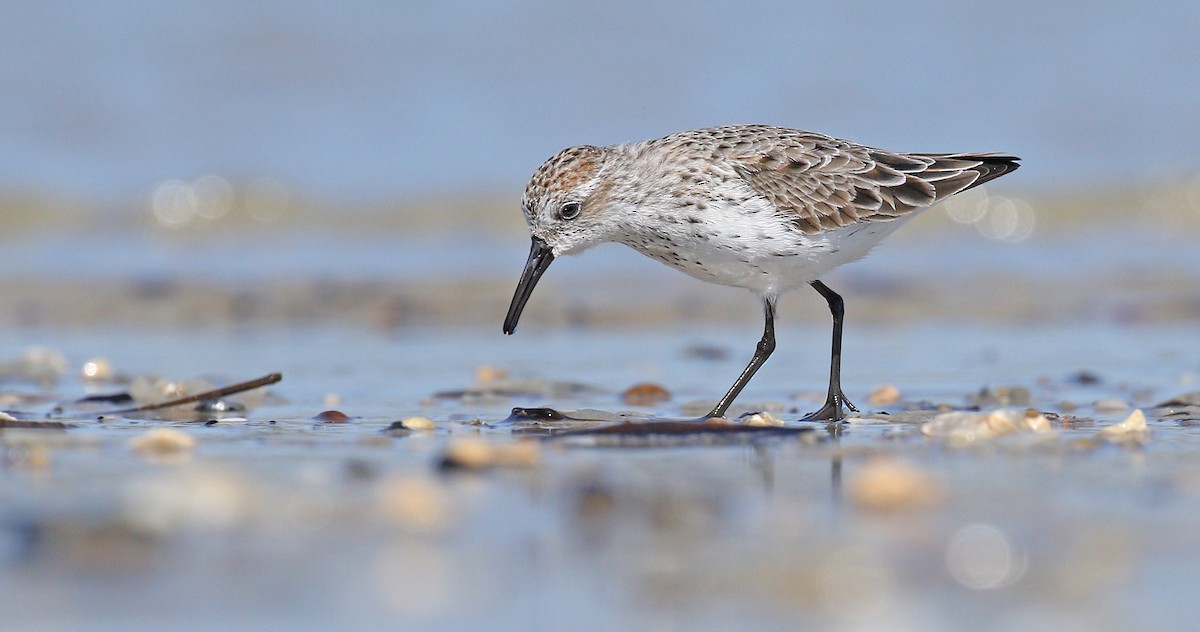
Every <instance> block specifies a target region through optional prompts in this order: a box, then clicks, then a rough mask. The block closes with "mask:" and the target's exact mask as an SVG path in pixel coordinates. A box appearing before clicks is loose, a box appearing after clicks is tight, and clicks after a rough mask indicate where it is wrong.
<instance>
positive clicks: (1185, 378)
mask: <svg viewBox="0 0 1200 632" xmlns="http://www.w3.org/2000/svg"><path fill="white" fill-rule="evenodd" d="M1193 333H1194V332H1192V331H1191V330H1190V328H1188V327H1185V326H1143V327H1120V326H1113V325H1085V326H1080V327H1048V328H1027V327H1015V326H1009V327H975V328H968V327H949V326H946V325H919V326H892V327H879V326H856V327H853V328H852V329H851V330H850V331H848V334H847V339H846V360H845V362H846V364H845V385H846V392H847V393H848V395H849V396H850V397H851V398H852V399H853V400H855V401H857V402H858V403H859V404H863V405H864V406H863V407H864V410H865V411H870V412H872V413H877V412H880V411H883V412H890V413H892V415H890V416H891V417H894V418H895V419H906V420H908V421H909V422H916V421H921V420H923V419H928V418H929V417H931V416H932V415H933V414H934V413H933V412H916V413H905V412H904V410H905V409H907V408H913V407H918V408H919V407H921V406H922V404H921V402H926V403H927V404H933V405H936V404H947V405H949V406H953V407H963V406H968V405H970V404H971V403H972V401H973V400H972V397H973V396H976V395H977V394H978V393H979V391H980V389H981V388H983V387H985V386H986V387H990V388H991V389H993V390H996V389H997V388H998V387H1022V386H1023V387H1026V388H1028V389H1029V391H1030V396H1031V398H1032V404H1031V405H1032V406H1033V407H1035V408H1037V409H1040V410H1044V411H1048V412H1061V413H1067V412H1069V413H1070V414H1071V415H1074V416H1076V417H1078V418H1079V419H1078V420H1077V421H1074V422H1072V423H1071V424H1069V425H1067V424H1061V423H1060V424H1059V425H1058V426H1056V428H1057V432H1056V433H1054V434H1052V435H1046V436H1041V435H1028V434H1019V435H1013V436H1008V437H1002V438H999V439H996V440H994V441H990V442H982V443H980V444H979V445H971V446H967V447H955V446H952V445H950V444H948V443H946V442H943V441H940V440H935V439H929V438H926V437H923V436H921V434H920V432H919V430H918V429H917V428H918V426H917V425H916V424H915V423H907V422H903V421H894V420H889V419H888V417H889V416H880V415H877V414H872V415H870V416H869V417H863V418H856V419H852V420H851V421H850V422H849V423H848V424H847V426H846V427H845V429H844V431H843V432H842V433H841V434H840V436H837V437H833V436H830V435H829V434H828V433H827V432H826V431H825V429H824V427H820V426H818V427H815V429H814V432H811V433H807V434H805V435H802V436H800V437H790V438H776V439H766V440H761V441H757V442H753V443H747V442H744V441H740V442H737V443H736V444H731V445H692V446H679V445H675V446H670V445H666V446H662V445H660V446H657V447H588V445H587V444H586V443H582V444H581V443H578V442H571V443H563V442H555V441H551V442H542V443H539V445H540V449H538V450H537V453H536V454H537V459H536V460H535V462H532V463H531V462H525V461H521V462H520V463H519V464H516V465H512V466H508V467H498V468H496V469H490V470H485V471H481V472H442V471H440V470H439V468H438V467H437V464H438V463H439V461H440V460H441V458H442V457H443V456H444V455H445V453H446V450H447V447H448V446H451V445H455V444H457V443H458V442H460V441H463V440H469V439H480V440H482V441H483V442H484V443H485V444H487V445H493V446H501V447H503V446H509V445H513V442H514V441H515V439H514V436H513V435H512V433H511V428H510V427H508V426H505V425H504V424H502V423H500V422H501V420H503V419H504V418H505V417H506V416H507V415H508V411H509V409H510V408H511V407H513V406H536V405H554V406H557V407H560V408H563V409H570V408H599V409H604V410H610V411H612V410H623V409H627V408H630V407H628V406H625V405H624V404H623V403H622V402H621V401H620V397H619V393H620V392H621V391H622V390H624V389H625V388H627V387H628V386H630V385H632V384H634V383H638V382H644V381H652V382H656V383H659V384H662V385H663V386H665V387H666V388H667V389H668V390H669V391H670V392H671V394H672V396H673V397H672V399H671V400H670V401H669V402H667V403H665V404H663V405H661V406H659V407H657V408H649V409H648V408H642V409H635V410H640V411H642V412H656V413H659V414H664V415H679V414H680V413H681V411H683V410H684V409H685V408H687V404H688V403H689V402H693V401H696V400H708V399H711V398H715V397H716V396H717V395H719V394H720V392H721V391H722V390H723V388H724V387H725V386H727V385H728V382H729V381H731V380H732V378H733V377H734V375H735V374H736V373H737V371H738V370H740V368H741V365H742V363H743V362H744V361H745V359H746V357H747V356H748V355H749V353H750V351H751V350H752V346H753V342H754V340H755V339H756V337H757V332H756V331H752V330H751V331H747V330H744V329H743V328H740V327H737V328H734V327H702V328H695V329H689V330H680V329H674V330H659V329H647V330H637V331H628V332H603V331H596V330H570V329H566V330H564V329H558V330H550V331H539V330H536V329H532V330H530V331H522V332H521V333H520V334H518V335H517V336H516V337H505V336H502V335H500V334H499V333H498V332H497V333H492V332H490V331H478V330H473V329H462V330H446V329H439V330H427V331H414V332H410V333H406V334H403V335H383V334H379V333H370V332H365V331H362V330H357V329H347V328H338V327H325V328H306V329H287V328H276V329H265V330H259V329H247V330H243V331H188V332H187V333H180V332H171V331H163V332H160V333H154V332H150V333H147V332H144V331H130V330H120V329H113V330H107V331H95V330H91V331H83V332H80V331H55V330H36V329H13V330H7V331H5V332H4V340H5V341H6V343H5V352H6V354H7V355H9V356H11V355H14V354H15V352H14V351H13V350H19V349H21V348H23V347H24V346H26V345H31V344H42V345H49V346H52V347H53V348H55V349H58V350H59V351H61V352H62V353H64V354H65V355H66V357H67V358H68V360H69V362H70V364H71V366H72V367H74V366H77V365H79V364H82V362H83V361H84V360H86V359H88V358H90V357H93V356H99V355H103V356H106V357H107V358H109V360H110V361H111V362H112V363H113V365H114V367H115V368H116V369H117V370H118V371H119V372H122V373H126V374H133V375H136V374H143V373H158V374H161V375H164V376H169V377H172V378H175V379H183V378H190V377H195V376H199V375H211V376H214V381H215V382H217V383H228V382H232V381H236V380H240V379H248V378H251V377H255V376H257V375H259V374H263V373H267V372H270V371H282V372H283V374H284V380H283V382H281V383H280V384H277V385H275V386H273V387H271V389H270V392H271V394H272V396H271V397H270V398H268V399H267V400H266V402H265V403H264V404H263V405H261V406H258V407H256V408H253V409H251V410H250V411H249V412H248V413H247V414H246V415H245V420H242V419H240V418H234V419H232V420H229V421H221V422H219V423H217V424H215V425H211V426H206V425H203V424H199V423H185V422H178V421H176V422H165V421H153V420H148V419H140V420H139V419H123V420H111V421H106V422H103V423H101V422H97V421H95V420H94V418H90V417H87V416H82V415H81V416H80V418H79V419H78V421H76V423H77V427H75V428H72V429H70V430H67V431H65V432H57V433H54V432H48V431H14V430H3V431H0V432H2V433H4V434H3V435H0V437H2V439H3V441H4V445H5V459H4V467H3V468H2V469H0V506H3V507H4V508H5V509H4V510H3V511H2V513H0V518H2V519H0V558H2V559H3V560H4V564H3V566H2V570H0V595H3V596H2V597H0V604H2V606H3V610H4V612H5V613H6V617H7V620H8V621H9V622H10V623H13V624H14V625H17V626H20V627H24V626H33V625H35V624H37V625H40V626H42V625H47V624H51V625H55V626H58V627H83V626H88V627H94V626H97V625H98V626H101V627H133V628H137V627H151V626H155V627H157V626H161V625H170V626H172V627H196V628H199V627H206V628H211V627H213V626H215V625H221V624H223V623H231V622H234V621H242V622H244V621H247V620H263V621H266V620H270V621H272V622H273V623H284V624H289V625H294V626H297V627H301V628H317V627H328V626H332V625H336V626H339V627H347V626H355V627H365V626H368V625H373V626H382V625H395V624H396V623H403V624H410V625H413V626H415V627H420V628H438V629H446V628H463V629H467V628H470V629H478V628H480V627H487V628H490V629H497V628H499V629H526V628H529V627H541V628H551V627H563V626H572V627H576V626H578V625H583V626H584V627H585V628H595V629H602V628H604V629H606V628H612V627H617V626H636V627H652V626H653V627H672V628H676V627H678V628H697V629H721V628H727V627H730V626H735V625H737V626H743V627H746V626H759V627H779V628H785V627H786V628H794V627H795V626H797V625H800V626H803V625H822V626H826V627H831V628H860V629H861V628H887V629H907V628H924V629H946V630H952V629H960V628H961V627H962V626H963V625H965V624H967V623H968V622H980V621H983V622H986V623H983V624H977V625H982V627H983V628H984V629H998V630H1005V629H1043V628H1045V629H1050V628H1054V629H1062V628H1084V629H1128V628H1130V627H1135V626H1136V627H1145V628H1156V629H1183V628H1186V627H1187V626H1188V625H1190V622H1191V621H1192V620H1193V616H1194V614H1195V612H1194V611H1192V608H1193V605H1192V600H1191V599H1190V591H1189V588H1188V587H1189V586H1191V585H1193V584H1194V582H1195V581H1196V580H1197V579H1200V577H1198V576H1197V570H1196V569H1198V568H1200V553H1197V551H1200V548H1198V547H1197V544H1198V542H1197V536H1196V534H1195V530H1194V529H1192V528H1191V526H1192V525H1194V524H1195V523H1196V521H1197V520H1198V519H1200V468H1198V467H1197V466H1196V465H1195V463H1194V458H1193V457H1192V455H1194V453H1195V450H1196V448H1197V444H1198V443H1200V431H1197V429H1196V428H1197V426H1196V425H1195V423H1196V420H1195V419H1193V418H1188V417H1172V418H1168V417H1163V416H1158V413H1156V412H1155V411H1156V410H1158V409H1154V408H1152V406H1153V404H1154V403H1156V402H1159V401H1162V400H1165V399H1167V398H1169V397H1173V396H1176V395H1179V394H1181V393H1184V392H1187V391H1193V390H1197V389H1198V386H1197V379H1198V378H1197V376H1198V375H1200V362H1198V361H1197V357H1200V356H1198V355H1197V354H1196V353H1195V350H1194V349H1191V350H1189V349H1188V348H1187V343H1185V342H1182V341H1188V340H1194V339H1195V338H1194V335H1192V334H1193ZM826 336H827V332H826V331H825V329H824V328H823V327H822V328H815V327H808V326H803V327H800V326H790V327H787V328H781V330H780V337H781V344H780V347H779V350H778V351H777V353H776V356H775V357H773V358H772V359H771V360H770V361H769V362H768V363H767V365H766V366H765V367H764V368H763V370H762V371H761V372H760V374H759V375H758V376H757V377H756V379H755V380H754V381H753V382H751V384H750V387H749V388H747V390H746V392H745V394H744V395H743V397H742V399H741V400H740V401H739V402H738V404H739V405H741V407H743V408H750V409H757V408H762V407H766V408H768V409H770V410H774V411H776V414H777V415H778V416H780V417H782V418H784V419H786V420H788V421H789V423H792V424H797V423H798V422H796V421H795V420H796V419H797V418H798V417H799V416H800V414H802V413H803V412H806V411H808V410H811V409H813V408H815V407H816V404H817V400H816V398H817V397H819V396H820V391H821V390H822V385H823V381H824V375H825V373H824V372H825V370H826V364H825V363H826V360H827V358H826V354H825V349H826V345H827V342H828V341H827V339H826ZM698 348H699V349H700V350H702V351H703V353H699V354H698V353H697V351H696V350H697V349H698ZM714 356H715V357H716V358H717V359H712V358H713V357H714ZM482 364H488V365H492V366H494V367H497V368H499V369H504V370H507V371H508V373H509V376H510V378H536V379H539V380H553V381H562V382H572V383H581V384H583V385H585V386H588V387H591V388H590V389H588V390H585V391H583V392H581V393H580V394H578V395H561V396H557V397H540V396H522V397H497V396H490V397H488V396H482V397H468V398H465V399H456V398H433V397H432V396H433V395H434V394H435V393H438V392H442V391H453V390H459V389H464V388H468V387H470V386H471V385H472V382H474V381H475V377H476V376H475V372H476V369H477V367H478V366H479V365H482ZM1080 371H1089V372H1091V373H1093V374H1094V377H1096V378H1098V379H1099V382H1098V383H1094V384H1086V383H1081V382H1087V381H1090V380H1079V379H1077V378H1078V375H1079V372H1080ZM882 383H890V384H894V385H896V386H897V387H898V388H899V389H900V390H901V393H902V395H903V397H902V399H901V401H900V402H899V403H897V404H896V405H893V406H889V407H884V408H882V409H880V408H871V407H869V406H866V405H865V404H866V394H867V392H868V391H869V390H870V389H871V388H872V387H874V386H876V385H878V384H882ZM108 388H109V389H112V388H117V389H119V388H120V386H119V385H112V386H110V387H108ZM0 390H10V391H17V392H22V393H26V394H31V393H43V394H50V395H52V398H51V399H52V401H69V400H71V399H74V398H75V397H78V396H79V395H81V394H83V393H85V392H88V391H93V390H97V389H96V388H95V387H88V386H85V385H84V383H83V382H82V381H81V379H80V378H77V377H74V376H73V375H71V376H67V377H64V378H63V379H62V380H61V381H60V382H59V383H58V384H57V385H55V386H54V387H53V388H52V389H50V390H49V391H46V390H44V389H42V388H40V387H38V386H35V385H31V384H24V383H18V382H6V383H3V384H2V385H0ZM99 390H104V389H99ZM328 394H336V395H337V396H338V398H339V400H340V401H338V403H336V405H331V404H329V403H327V401H326V399H325V398H326V395H328ZM1108 397H1118V398H1121V399H1124V400H1126V401H1129V402H1131V403H1133V404H1134V405H1137V406H1140V407H1143V408H1145V409H1146V412H1147V413H1148V415H1149V416H1150V427H1151V434H1150V438H1149V440H1148V441H1147V442H1146V443H1145V444H1144V445H1141V446H1136V445H1135V446H1131V447H1122V446H1118V445H1112V444H1107V443H1104V442H1100V443H1096V442H1095V441H1094V437H1095V433H1096V429H1097V428H1099V427H1103V426H1107V425H1110V424H1112V423H1115V422H1117V421H1120V420H1121V419H1123V418H1124V417H1125V416H1126V415H1127V414H1128V411H1112V412H1102V411H1097V410H1095V409H1094V408H1093V407H1092V406H1091V404H1092V403H1093V402H1095V401H1097V400H1100V399H1103V398H1108ZM1064 402H1068V404H1064ZM51 406H52V403H51V402H45V403H36V402H31V403H29V404H27V405H26V406H25V407H24V408H25V409H26V410H28V411H31V412H44V411H46V410H48V409H49V408H50V407H51ZM330 407H332V408H336V409H338V410H341V411H343V412H345V413H346V414H347V415H350V416H351V419H350V421H349V422H348V423H344V424H333V423H318V422H314V421H313V420H312V418H313V416H314V415H316V414H317V413H318V412H320V411H321V410H324V409H326V408H330ZM991 407H993V406H986V405H985V408H991ZM793 411H798V412H793ZM68 414H69V413H68ZM413 415H421V416H425V417H429V418H431V419H433V420H434V421H435V423H436V426H437V427H436V430H434V431H432V432H425V433H422V432H414V433H399V434H398V435H395V436H393V435H389V434H385V433H383V432H382V431H383V429H384V428H386V427H387V426H388V425H389V424H391V423H392V422H393V421H396V420H399V419H403V418H406V417H409V416H413ZM905 415H908V416H905ZM202 418H207V417H202ZM477 419H478V420H481V421H482V422H483V425H476V424H475V423H474V420H477ZM272 421H274V422H275V423H270V422H272ZM798 425H804V424H798ZM164 426H166V427H171V428H173V429H176V430H179V431H180V432H183V433H185V434H186V435H189V436H191V437H193V438H194V439H196V441H197V443H196V446H195V447H194V448H193V449H190V450H185V451H183V452H182V453H179V454H175V455H170V454H165V455H164V454H154V453H149V454H145V453H139V452H135V451H133V450H131V449H130V447H129V443H128V442H129V441H130V440H131V439H132V438H134V437H137V436H140V435H143V434H144V433H146V432H147V431H148V429H150V428H159V427H164ZM881 459H884V460H885V461H886V462H887V463H892V462H894V461H899V462H900V463H901V464H902V465H904V466H906V467H909V468H910V469H914V470H915V471H916V473H917V475H918V476H917V480H918V481H921V483H920V485H919V486H920V487H922V488H928V489H932V490H935V491H936V493H935V494H934V495H933V497H931V498H930V499H927V501H926V502H918V503H915V504H912V505H905V504H903V503H902V504H901V506H899V507H897V508H894V509H892V510H881V509H879V508H878V507H875V506H873V505H871V504H870V503H869V502H866V501H863V500H862V498H861V497H860V492H859V491H856V490H858V489H859V486H861V485H862V484H864V483H863V482H862V479H863V477H864V476H867V474H868V473H869V471H870V469H871V468H872V467H873V466H875V465H878V463H880V462H881ZM887 459H891V460H887ZM902 473H903V472H902ZM35 597H36V598H35ZM581 622H583V623H581Z"/></svg>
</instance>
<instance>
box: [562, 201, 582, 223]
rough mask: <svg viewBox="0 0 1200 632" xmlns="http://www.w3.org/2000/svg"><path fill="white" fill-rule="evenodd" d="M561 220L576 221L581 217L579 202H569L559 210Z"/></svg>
mask: <svg viewBox="0 0 1200 632" xmlns="http://www.w3.org/2000/svg"><path fill="white" fill-rule="evenodd" d="M558 217H559V219H575V218H576V217H579V202H567V203H566V204H563V205H562V206H561V207H559V209H558Z"/></svg>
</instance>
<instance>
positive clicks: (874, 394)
mask: <svg viewBox="0 0 1200 632" xmlns="http://www.w3.org/2000/svg"><path fill="white" fill-rule="evenodd" d="M898 401H900V389H898V388H896V387H895V386H892V385H891V384H883V385H880V386H876V387H875V389H874V390H872V391H871V394H870V395H867V404H869V405H871V406H874V407H876V408H882V407H884V406H891V405H892V404H895V403H896V402H898Z"/></svg>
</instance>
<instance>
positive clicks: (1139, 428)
mask: <svg viewBox="0 0 1200 632" xmlns="http://www.w3.org/2000/svg"><path fill="white" fill-rule="evenodd" d="M1096 435H1097V436H1098V437H1100V438H1101V439H1104V440H1105V441H1112V442H1113V443H1145V441H1146V439H1148V438H1149V437H1150V427H1149V426H1147V425H1146V415H1145V413H1143V412H1142V411H1141V409H1134V411H1133V412H1132V413H1130V415H1129V416H1128V417H1126V418H1125V421H1122V422H1121V423H1119V424H1114V425H1111V426H1109V427H1107V428H1104V429H1103V430H1101V431H1099V432H1097V433H1096Z"/></svg>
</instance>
